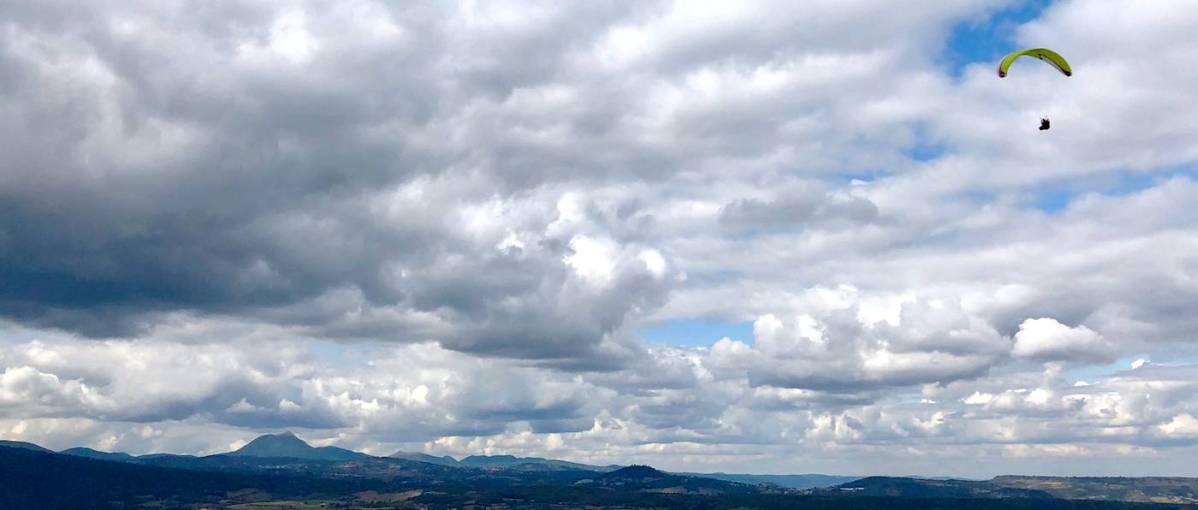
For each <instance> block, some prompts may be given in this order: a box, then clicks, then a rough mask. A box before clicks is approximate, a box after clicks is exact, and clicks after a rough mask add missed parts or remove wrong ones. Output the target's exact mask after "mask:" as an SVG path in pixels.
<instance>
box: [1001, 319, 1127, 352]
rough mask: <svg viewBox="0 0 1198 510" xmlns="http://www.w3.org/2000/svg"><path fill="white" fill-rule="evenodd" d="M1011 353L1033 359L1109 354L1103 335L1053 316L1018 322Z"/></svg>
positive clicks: (1109, 350)
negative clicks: (1065, 322)
mask: <svg viewBox="0 0 1198 510" xmlns="http://www.w3.org/2000/svg"><path fill="white" fill-rule="evenodd" d="M1011 352H1012V354H1014V355H1015V356H1016V357H1020V358H1030V359H1037V360H1074V359H1076V360H1080V361H1103V360H1109V359H1110V357H1111V349H1110V346H1109V344H1108V343H1107V341H1106V339H1105V338H1103V337H1102V335H1100V334H1098V333H1096V332H1094V330H1092V329H1090V328H1087V327H1085V326H1076V327H1069V326H1066V325H1064V324H1061V323H1060V322H1057V321H1056V319H1050V318H1041V319H1028V320H1025V321H1023V323H1021V324H1020V325H1019V332H1018V333H1016V334H1015V346H1014V348H1013V349H1012V351H1011Z"/></svg>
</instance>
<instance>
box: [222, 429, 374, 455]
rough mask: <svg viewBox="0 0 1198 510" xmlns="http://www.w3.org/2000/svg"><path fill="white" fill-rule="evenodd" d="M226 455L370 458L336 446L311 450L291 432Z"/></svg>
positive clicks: (264, 437)
mask: <svg viewBox="0 0 1198 510" xmlns="http://www.w3.org/2000/svg"><path fill="white" fill-rule="evenodd" d="M227 455H230V456H234V457H280V458H281V457H286V458H293V459H306V460H354V459H363V458H368V457H370V456H369V455H366V454H365V453H358V452H355V451H353V450H346V449H345V448H337V447H336V446H322V447H320V448H313V447H312V446H311V445H309V444H308V443H305V442H304V440H302V439H300V438H298V437H295V434H292V433H291V432H284V433H282V434H267V435H263V436H258V437H257V438H255V439H254V440H253V441H250V442H249V444H247V445H245V446H242V447H241V448H239V449H237V451H235V452H231V453H228V454H227Z"/></svg>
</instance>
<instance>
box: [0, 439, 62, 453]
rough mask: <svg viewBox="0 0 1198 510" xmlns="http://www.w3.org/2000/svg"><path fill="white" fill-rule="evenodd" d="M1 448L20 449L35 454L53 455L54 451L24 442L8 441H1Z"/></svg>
mask: <svg viewBox="0 0 1198 510" xmlns="http://www.w3.org/2000/svg"><path fill="white" fill-rule="evenodd" d="M0 447H5V448H20V449H22V450H32V451H35V452H50V453H53V450H50V449H49V448H42V447H40V446H38V445H35V444H33V443H26V442H24V441H7V440H4V439H0Z"/></svg>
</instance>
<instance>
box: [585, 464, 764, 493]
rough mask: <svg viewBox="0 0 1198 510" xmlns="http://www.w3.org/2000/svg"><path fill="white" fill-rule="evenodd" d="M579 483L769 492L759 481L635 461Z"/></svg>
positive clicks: (619, 487)
mask: <svg viewBox="0 0 1198 510" xmlns="http://www.w3.org/2000/svg"><path fill="white" fill-rule="evenodd" d="M577 485H580V486H590V487H601V488H607V489H612V490H618V491H622V492H648V493H659V494H693V495H708V496H711V495H718V494H757V493H762V492H769V490H768V489H766V488H764V487H762V486H760V485H750V484H743V483H736V482H729V481H724V480H716V479H714V478H700V477H694V476H680V475H674V474H670V473H666V472H664V471H660V470H657V469H654V468H652V467H650V466H641V465H632V466H628V467H624V468H620V469H617V470H615V471H610V472H607V473H603V474H600V475H598V476H596V477H594V478H593V479H588V480H582V481H579V482H578V483H577Z"/></svg>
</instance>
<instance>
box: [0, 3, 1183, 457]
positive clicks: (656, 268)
mask: <svg viewBox="0 0 1198 510" xmlns="http://www.w3.org/2000/svg"><path fill="white" fill-rule="evenodd" d="M941 3H942V4H943V5H931V4H928V5H902V6H900V7H898V8H896V7H894V4H893V3H887V2H883V1H881V0H862V1H861V2H855V3H852V4H849V3H845V2H810V3H805V4H802V5H795V4H793V3H788V2H769V1H761V2H745V3H737V4H727V5H724V4H710V5H708V4H705V3H703V2H693V3H687V2H668V1H664V0H663V1H652V2H636V3H620V2H612V3H604V2H587V3H577V4H559V3H553V2H533V1H513V2H473V1H469V0H463V1H461V2H446V3H441V2H434V3H427V4H426V3H399V4H390V3H387V2H378V1H374V0H351V1H348V2H338V3H334V4H328V3H322V2H314V1H306V0H279V1H277V2H256V1H249V0H232V1H229V2H225V3H220V4H211V3H206V2H166V3H158V4H154V5H143V3H139V2H121V1H115V2H96V3H92V2H85V3H80V4H79V5H74V4H70V3H68V4H65V5H64V4H48V3H29V4H20V3H18V4H5V5H3V6H0V14H2V15H0V28H2V30H0V132H3V133H4V136H3V137H0V156H2V157H0V159H2V160H3V161H4V163H3V164H2V165H0V439H4V440H13V441H26V442H31V443H34V444H38V445H42V446H45V447H47V448H50V449H52V450H55V451H60V450H62V449H64V448H69V447H76V446H81V447H89V448H93V449H96V450H100V451H114V452H117V451H119V452H126V453H130V454H135V455H142V454H147V453H167V452H171V453H179V454H191V455H208V454H213V453H219V452H227V451H233V450H236V449H237V448H239V447H241V446H244V445H245V444H246V443H248V442H249V441H250V440H252V439H253V438H255V437H258V436H260V435H263V434H267V433H270V432H271V431H278V430H287V431H295V433H296V434H297V435H298V436H299V437H303V438H306V439H304V440H305V441H306V442H308V443H309V444H311V445H312V446H338V447H341V448H345V449H350V450H354V451H359V452H363V453H368V454H371V455H382V456H385V455H390V454H391V453H393V452H395V451H409V452H420V453H427V454H430V455H436V456H442V455H449V456H452V457H454V458H455V459H458V458H462V457H465V456H469V455H514V456H517V457H541V458H548V459H561V460H568V461H571V462H579V463H584V464H592V465H612V464H616V465H634V464H637V465H648V466H653V467H655V468H657V469H662V470H665V471H670V472H701V473H714V472H724V473H752V474H807V473H821V474H837V475H845V476H859V475H861V476H864V475H885V476H908V475H913V474H914V475H919V476H926V477H944V476H954V477H960V478H969V479H989V478H991V477H993V476H998V475H1000V474H1024V475H1038V476H1132V477H1134V476H1188V477H1198V465H1196V464H1195V463H1194V462H1193V461H1192V459H1194V458H1198V313H1195V310H1198V212H1196V209H1195V208H1194V207H1193V204H1195V203H1198V122H1195V121H1194V119H1195V118H1198V115H1196V114H1198V89H1195V87H1193V84H1194V83H1198V71H1195V68H1194V66H1193V65H1190V64H1189V63H1192V62H1195V61H1198V38H1195V37H1193V36H1192V27H1194V26H1198V9H1194V8H1193V6H1192V5H1190V4H1187V3H1186V2H1183V1H1180V0H1162V1H1159V2H1152V3H1149V4H1144V3H1135V2H1131V1H1118V0H1061V1H1047V0H1029V1H1023V0H958V1H954V2H941ZM1024 48H1050V49H1053V50H1054V51H1057V52H1058V53H1060V55H1062V56H1063V57H1064V58H1065V59H1067V60H1068V62H1069V64H1070V65H1071V67H1072V73H1071V75H1070V76H1068V77H1066V76H1064V75H1063V73H1062V72H1058V70H1057V69H1056V68H1054V67H1053V65H1048V64H1046V63H1045V62H1042V61H1039V60H1036V59H1035V58H1031V57H1027V58H1021V59H1019V60H1017V61H1015V62H1014V63H1013V64H1012V65H1011V67H1010V69H1009V72H1008V73H1007V75H1006V76H1005V77H1002V78H1000V77H999V76H998V73H997V72H996V68H997V66H998V65H999V61H1000V60H1001V59H1002V58H1003V56H1004V55H1007V54H1009V53H1010V52H1012V51H1015V50H1019V49H1024ZM1054 65H1055V64H1054ZM1041 117H1049V118H1051V120H1052V122H1051V129H1048V130H1040V129H1038V126H1039V124H1040V119H1041ZM64 445H65V446H64Z"/></svg>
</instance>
